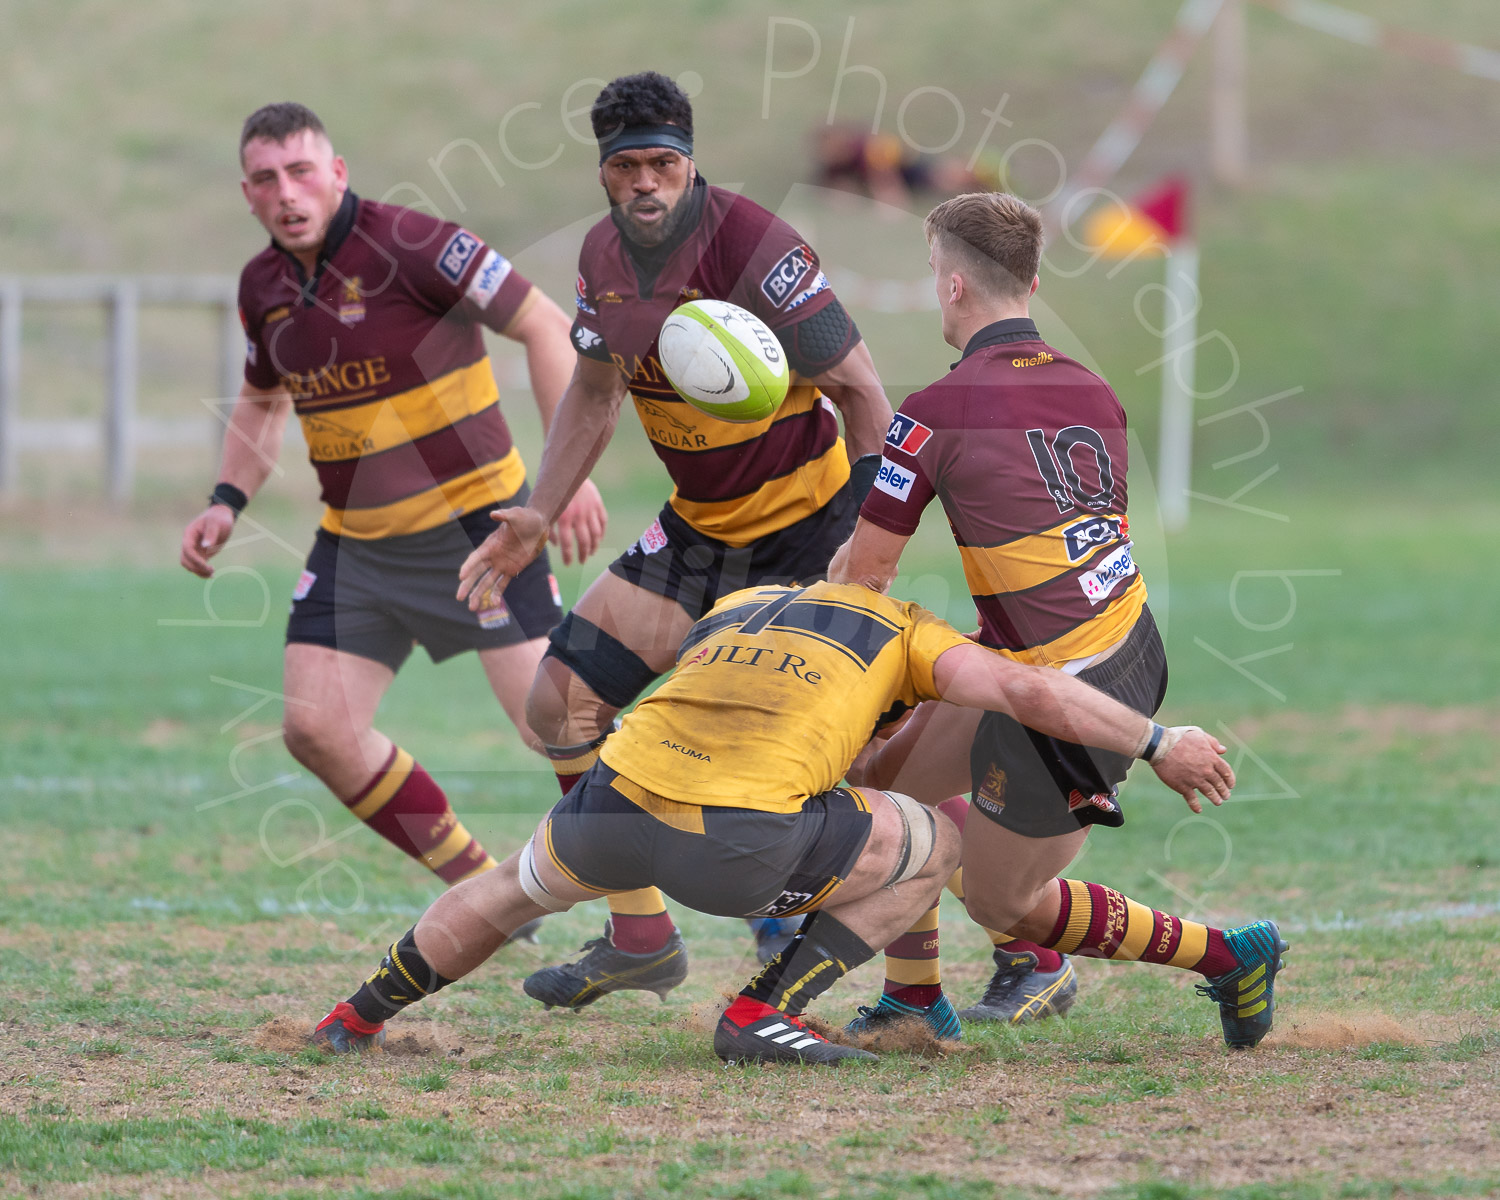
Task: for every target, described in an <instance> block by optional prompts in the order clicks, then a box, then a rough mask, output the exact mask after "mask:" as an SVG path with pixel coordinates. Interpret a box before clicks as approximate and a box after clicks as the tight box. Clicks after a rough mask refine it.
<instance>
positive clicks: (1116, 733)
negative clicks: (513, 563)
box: [313, 583, 1234, 1063]
mask: <svg viewBox="0 0 1500 1200" xmlns="http://www.w3.org/2000/svg"><path fill="white" fill-rule="evenodd" d="M923 700H948V701H949V702H951V703H954V704H960V705H967V706H970V707H974V708H984V709H990V710H993V711H998V712H1004V713H1007V714H1009V715H1011V716H1013V717H1015V718H1016V719H1017V720H1021V721H1024V722H1025V723H1026V724H1027V725H1028V726H1030V727H1032V728H1034V729H1037V730H1040V731H1043V732H1045V733H1048V734H1050V735H1052V736H1054V737H1068V738H1070V739H1073V740H1076V741H1079V742H1082V743H1084V744H1087V745H1090V746H1100V747H1103V748H1106V749H1110V750H1113V751H1116V752H1118V753H1121V754H1129V755H1134V756H1137V757H1142V756H1145V755H1146V754H1147V753H1148V747H1149V753H1150V755H1151V760H1152V766H1153V768H1154V769H1155V771H1156V773H1157V774H1158V775H1159V776H1160V777H1161V778H1162V780H1163V781H1164V782H1166V783H1167V784H1168V786H1170V787H1171V788H1173V789H1174V790H1175V791H1177V792H1180V793H1182V794H1184V795H1185V796H1187V797H1188V798H1189V800H1190V802H1193V803H1196V800H1194V797H1193V793H1194V792H1195V791H1197V792H1201V793H1202V794H1203V795H1204V796H1205V797H1206V798H1207V799H1209V800H1211V801H1212V802H1213V803H1215V804H1219V803H1222V802H1223V800H1224V799H1225V798H1227V796H1228V795H1229V789H1230V788H1231V787H1232V786H1233V785H1234V773H1233V771H1231V769H1230V767H1229V764H1228V763H1227V762H1225V761H1224V759H1223V758H1222V757H1221V755H1222V752H1223V749H1224V747H1223V746H1221V745H1219V743H1218V742H1217V741H1216V740H1215V739H1214V738H1213V737H1211V736H1210V735H1208V734H1206V733H1204V732H1203V731H1202V730H1201V729H1197V728H1194V727H1183V728H1178V729H1171V730H1163V729H1162V728H1161V726H1159V725H1157V724H1155V723H1154V722H1153V721H1151V719H1150V718H1148V717H1144V716H1142V715H1141V714H1139V713H1137V712H1134V711H1132V710H1131V709H1129V708H1127V707H1126V706H1125V705H1123V704H1121V703H1119V702H1118V701H1116V700H1113V699H1111V698H1110V697H1108V696H1106V695H1105V694H1104V693H1103V692H1100V691H1097V690H1095V689H1094V688H1092V687H1090V686H1089V685H1087V684H1085V683H1082V682H1080V681H1079V680H1077V679H1074V678H1072V677H1071V676H1068V675H1065V674H1063V673H1062V672H1060V671H1049V670H1045V669H1042V668H1039V667H1031V666H1026V665H1023V664H1021V663H1017V662H1014V661H1012V660H1009V659H1005V658H1002V657H1001V656H999V655H997V654H995V653H993V652H991V651H989V650H986V649H984V648H983V647H980V646H976V645H975V644H974V643H972V642H970V641H969V640H968V639H966V638H965V637H963V636H962V635H961V634H959V633H958V631H957V630H955V629H953V628H952V626H950V625H948V624H946V623H945V622H943V621H941V620H939V619H938V618H937V617H935V616H933V615H932V614H931V613H930V612H928V611H926V610H925V609H923V608H921V607H919V606H918V605H916V604H912V603H907V602H901V601H897V600H892V599H890V598H889V597H887V596H884V595H881V594H880V593H878V592H873V591H870V590H869V589H867V588H863V587H858V586H851V585H839V584H830V583H818V584H813V585H812V586H810V587H805V588H788V587H761V588H752V589H749V590H746V591H741V592H736V593H734V594H732V595H730V596H728V597H726V598H725V599H724V600H723V601H722V602H721V603H720V604H718V605H717V606H716V607H715V608H713V609H712V610H711V611H710V612H709V613H708V614H707V615H706V616H705V617H703V618H702V619H701V620H700V621H698V622H697V623H696V624H695V625H694V626H693V627H692V629H691V630H690V631H689V633H688V636H687V638H686V639H685V640H684V641H683V644H682V647H681V649H680V650H679V652H678V659H677V666H676V668H675V669H674V670H673V672H672V674H671V676H670V678H669V679H668V680H667V681H666V682H665V683H664V684H663V685H662V686H661V688H659V689H658V690H657V691H656V692H655V693H654V694H653V695H651V696H649V697H647V698H646V699H644V700H642V701H641V702H640V704H639V705H637V707H636V708H635V710H634V711H633V712H631V713H630V715H629V716H627V717H626V718H625V720H624V723H623V725H622V726H621V728H620V730H619V731H618V732H617V733H615V734H614V735H613V736H612V737H610V738H609V739H608V741H606V742H605V743H604V745H603V747H602V749H601V751H600V761H599V762H598V763H596V764H595V765H594V766H593V767H592V768H591V769H590V770H589V772H588V773H587V774H586V775H585V776H584V778H583V779H582V780H581V781H580V783H579V786H577V787H576V788H574V789H573V790H572V791H571V792H570V793H569V794H568V795H567V796H565V797H564V798H563V799H562V800H561V801H560V802H559V803H558V804H557V806H556V807H555V808H554V809H553V810H552V812H551V813H550V814H548V816H547V817H546V819H545V820H544V821H543V822H542V824H541V826H540V827H539V828H538V830H537V832H536V834H535V835H534V836H533V837H532V839H531V840H530V842H528V843H527V844H526V846H525V847H524V848H523V849H522V850H520V851H519V852H517V853H516V854H513V855H511V856H510V857H509V858H508V859H506V860H505V862H504V863H502V864H501V866H500V868H499V869H498V870H495V871H491V872H489V873H488V874H485V875H481V876H477V877H475V878H474V879H471V880H469V881H467V882H465V883H462V884H459V885H458V886H457V887H455V888H453V889H451V890H450V891H448V892H447V893H445V894H444V895H443V896H441V897H440V898H439V899H438V900H437V901H436V902H435V903H434V904H433V906H432V907H431V908H429V909H428V910H427V912H426V913H425V914H424V915H423V916H422V918H421V920H419V921H418V922H417V924H416V925H415V926H414V927H413V928H412V929H411V930H409V931H408V932H407V933H406V934H405V935H403V936H402V937H401V938H400V940H398V941H397V942H396V943H394V944H393V945H392V946H391V948H390V950H389V951H388V952H387V953H386V956H385V958H384V959H383V960H382V962H381V964H380V966H379V967H378V968H377V969H376V971H375V973H374V974H372V975H371V976H370V977H369V978H368V979H367V980H365V982H364V984H363V985H361V987H360V988H359V990H358V991H356V992H355V993H354V994H353V995H352V996H350V997H349V999H348V1000H345V1001H343V1002H341V1003H339V1004H337V1005H335V1006H334V1009H333V1011H332V1012H330V1013H329V1014H328V1016H326V1017H325V1018H324V1019H323V1020H322V1022H321V1023H320V1024H319V1025H318V1027H317V1031H316V1032H315V1033H314V1035H313V1044H314V1045H317V1046H321V1047H323V1048H324V1049H326V1050H329V1051H332V1052H334V1053H348V1052H350V1051H354V1050H362V1049H365V1048H367V1047H369V1046H372V1045H375V1044H377V1043H378V1042H379V1041H380V1040H382V1039H383V1037H384V1029H383V1027H384V1023H385V1021H386V1020H387V1019H389V1018H390V1017H392V1016H394V1015H395V1014H396V1013H398V1012H400V1011H401V1010H402V1009H403V1008H405V1007H406V1006H407V1005H409V1004H412V1003H414V1002H415V1001H417V1000H420V999H421V998H422V997H424V996H428V995H431V994H432V993H433V992H435V991H437V990H438V989H439V988H442V987H446V986H447V985H448V984H450V983H452V982H453V981H454V980H456V979H461V978H462V977H463V976H465V975H467V974H468V973H469V972H470V971H472V970H474V969H475V968H476V967H478V966H479V965H480V964H481V963H482V962H484V961H485V959H487V958H489V957H490V955H492V954H494V953H495V951H496V950H498V949H499V948H500V947H501V946H502V945H504V944H505V940H506V936H507V934H509V933H510V932H511V931H512V930H515V929H517V928H518V927H520V926H521V925H523V924H524V923H525V922H527V921H531V920H533V919H535V918H537V917H540V916H543V915H545V914H546V913H550V912H562V911H564V910H566V909H568V908H571V907H572V906H573V905H574V904H577V903H578V902H579V901H582V900H590V899H593V898H595V897H597V896H601V895H608V894H610V893H612V892H620V891H627V890H630V889H633V888H642V887H648V886H653V885H654V886H656V887H659V888H661V889H662V890H663V891H664V892H666V893H667V894H668V895H669V896H671V897H672V898H673V899H675V900H678V901H679V902H681V903H683V904H686V905H688V906H689V907H690V908H696V909H698V910H699V911H701V912H707V913H713V914H717V915H721V916H745V917H766V916H776V917H781V916H794V915H802V914H810V915H808V917H807V920H806V921H804V922H803V924H802V927H801V929H800V930H799V931H798V932H797V934H796V935H795V937H793V939H792V940H791V942H790V943H789V944H788V946H787V947H786V949H784V950H783V951H782V952H781V953H779V954H777V955H776V956H775V957H774V958H772V959H771V960H770V962H768V963H767V964H766V965H765V966H764V967H763V968H762V969H761V971H760V973H759V974H757V975H756V976H755V977H754V978H753V979H752V980H751V981H750V982H749V983H748V984H746V986H745V987H744V988H743V989H742V990H741V991H740V993H739V995H738V996H737V997H736V998H735V999H734V1001H733V1003H731V1004H730V1006H729V1008H728V1009H727V1010H726V1011H725V1013H724V1014H723V1016H722V1017H720V1019H719V1024H718V1027H717V1029H716V1030H715V1032H714V1051H715V1053H717V1054H718V1056H719V1057H720V1058H722V1059H725V1060H727V1061H730V1062H742V1061H748V1060H751V1059H756V1060H764V1061H797V1062H812V1063H834V1062H838V1061H840V1060H843V1059H871V1058H874V1057H875V1056H874V1055H873V1054H870V1053H868V1052H867V1051H864V1050H858V1049H855V1048H854V1047H852V1046H842V1045H836V1044H833V1043H830V1042H828V1041H827V1040H825V1039H824V1038H823V1037H821V1036H820V1035H819V1034H817V1033H815V1032H814V1031H813V1030H811V1029H809V1028H808V1027H807V1026H805V1025H804V1024H802V1022H801V1020H800V1019H799V1018H800V1017H801V1015H802V1013H803V1012H804V1011H805V1010H806V1008H807V1005H808V1004H809V1003H811V1002H812V1000H813V999H814V998H816V997H817V996H819V995H821V994H822V993H823V992H825V991H826V990H827V989H828V988H829V987H831V986H832V985H833V984H834V983H836V982H837V981H838V980H839V979H840V978H842V977H843V976H844V975H845V974H847V973H848V972H849V971H851V970H853V969H854V968H855V967H857V966H859V965H860V964H861V963H863V962H866V961H868V960H869V959H870V958H872V957H873V956H874V954H875V948H876V947H880V946H884V945H886V944H887V943H888V942H889V941H890V940H891V939H892V938H893V937H895V936H896V935H897V934H899V933H900V932H901V931H902V930H904V929H906V928H908V927H909V926H910V925H911V923H912V921H913V920H914V919H915V918H916V917H917V916H919V915H920V914H921V913H923V912H925V911H926V909H927V908H928V907H929V906H930V905H931V904H932V902H933V901H934V900H935V899H936V898H937V895H938V893H939V891H940V890H941V888H942V886H943V884H944V882H946V880H947V879H948V877H949V875H950V874H951V873H952V872H953V869H954V867H955V866H957V864H958V853H959V836H958V832H957V829H956V828H955V827H954V825H953V824H952V822H950V821H949V820H948V819H947V818H946V817H944V816H943V815H942V814H941V813H936V812H934V811H933V810H931V809H928V808H924V807H923V806H921V805H919V804H917V803H916V802H915V801H913V800H911V799H910V798H909V797H906V796H903V795H900V794H896V793H888V792H881V791H876V790H874V789H862V788H842V787H839V786H837V785H838V782H839V780H840V779H842V778H843V776H844V773H845V772H846V771H847V770H848V769H849V767H850V764H851V763H852V762H853V761H854V758H855V756H856V755H857V754H858V753H859V751H860V750H861V749H862V748H863V747H864V745H865V743H866V742H867V741H868V740H869V737H870V732H871V730H873V729H875V728H877V727H878V726H880V725H881V724H882V723H884V722H888V721H891V720H894V719H896V718H897V717H899V716H900V715H901V714H902V713H903V712H905V711H906V710H907V709H909V708H911V707H913V706H914V705H916V704H918V703H920V702H921V701H923Z"/></svg>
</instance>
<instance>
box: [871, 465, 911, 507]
mask: <svg viewBox="0 0 1500 1200" xmlns="http://www.w3.org/2000/svg"><path fill="white" fill-rule="evenodd" d="M916 477H917V473H916V472H915V471H906V470H903V469H902V468H900V467H898V466H897V465H896V464H895V463H893V462H891V460H890V459H888V458H882V459H881V460H880V471H879V473H878V474H877V475H876V476H875V486H876V487H878V488H879V489H880V490H881V491H882V492H884V493H885V494H886V495H888V496H894V497H896V499H897V500H900V501H901V502H902V503H903V504H905V503H906V498H907V497H908V496H910V495H911V485H912V482H913V481H914V480H915V479H916Z"/></svg>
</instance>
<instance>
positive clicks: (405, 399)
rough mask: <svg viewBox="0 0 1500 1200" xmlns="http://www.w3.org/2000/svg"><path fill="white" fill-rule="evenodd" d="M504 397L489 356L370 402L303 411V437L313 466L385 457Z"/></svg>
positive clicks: (481, 410)
mask: <svg viewBox="0 0 1500 1200" xmlns="http://www.w3.org/2000/svg"><path fill="white" fill-rule="evenodd" d="M499 399H500V392H499V389H497V388H496V387H495V373H494V372H493V371H492V370H491V369H490V360H489V357H488V356H486V357H484V358H481V359H480V360H479V361H478V362H477V363H474V364H472V365H471V366H467V367H460V368H458V369H457V370H456V371H449V372H448V374H446V375H444V376H442V377H441V378H439V379H436V380H434V381H433V382H432V383H429V384H424V385H423V386H422V387H416V388H411V389H409V390H408V391H405V392H397V393H396V394H395V395H394V396H383V397H381V398H380V399H379V400H371V401H370V402H369V403H368V404H357V405H354V406H353V407H352V408H340V409H335V410H334V411H333V412H321V411H319V410H317V409H313V410H311V411H306V410H303V411H299V412H298V414H297V415H298V417H299V418H300V420H301V421H302V436H303V437H304V438H306V439H307V451H308V457H309V458H311V459H312V461H313V462H315V463H316V462H338V461H340V460H342V459H349V458H358V457H360V456H361V455H365V454H379V453H380V452H381V451H382V450H391V449H394V448H395V447H396V446H404V445H406V443H407V442H414V441H416V440H417V439H418V438H424V437H426V436H427V435H428V434H430V433H437V432H438V431H440V430H443V429H447V428H448V426H450V425H456V424H458V422H460V421H462V420H463V419H464V418H465V417H472V416H473V415H474V414H475V413H478V412H483V411H484V410H485V409H487V408H489V407H490V405H492V404H495V403H496V402H498V401H499Z"/></svg>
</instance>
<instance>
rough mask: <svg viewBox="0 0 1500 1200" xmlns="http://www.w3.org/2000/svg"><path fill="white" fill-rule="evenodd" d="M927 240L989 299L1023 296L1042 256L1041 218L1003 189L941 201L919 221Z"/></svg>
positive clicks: (1007, 298)
mask: <svg viewBox="0 0 1500 1200" xmlns="http://www.w3.org/2000/svg"><path fill="white" fill-rule="evenodd" d="M923 229H924V230H925V232H926V234H927V243H928V245H930V246H935V247H939V248H941V249H942V252H943V254H944V255H945V256H947V257H950V258H951V259H956V260H957V265H958V267H959V269H960V271H961V272H962V274H963V275H964V277H965V279H966V280H967V282H968V283H969V285H970V286H971V287H977V288H978V289H979V290H980V291H981V292H983V293H985V294H987V295H989V296H990V297H991V298H993V299H999V300H1024V299H1026V298H1027V297H1028V296H1029V295H1030V294H1031V281H1032V280H1033V279H1035V278H1036V273H1037V267H1038V266H1039V265H1040V263H1041V261H1042V217H1041V214H1040V213H1039V212H1037V210H1036V209H1034V208H1032V207H1031V205H1029V204H1027V203H1026V201H1024V200H1022V199H1020V197H1018V196H1012V195H1011V194H1010V193H1008V192H967V193H965V194H964V195H962V196H954V197H953V198H952V199H951V200H944V201H943V202H942V203H941V204H939V205H938V206H937V207H936V208H934V209H933V210H932V211H931V212H930V213H928V214H927V220H926V221H925V222H923Z"/></svg>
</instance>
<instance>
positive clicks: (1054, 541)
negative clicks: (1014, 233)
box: [958, 513, 1128, 596]
mask: <svg viewBox="0 0 1500 1200" xmlns="http://www.w3.org/2000/svg"><path fill="white" fill-rule="evenodd" d="M1082 519H1083V518H1079V517H1074V518H1072V519H1071V520H1068V521H1063V522H1062V523H1061V524H1058V525H1054V526H1053V527H1052V528H1051V529H1043V530H1041V531H1040V532H1038V533H1028V534H1027V535H1026V536H1025V537H1020V538H1017V539H1016V540H1015V541H1013V542H1006V543H1005V544H1004V545H1003V546H960V547H959V548H958V552H959V556H960V557H961V558H962V559H963V563H964V579H965V581H966V582H967V583H968V585H969V594H970V595H973V596H998V595H1003V594H1004V593H1006V592H1024V591H1028V590H1029V589H1031V588H1034V587H1038V586H1040V585H1041V584H1044V583H1047V582H1049V581H1050V580H1053V579H1056V578H1057V577H1058V576H1059V575H1062V574H1065V573H1067V572H1068V571H1076V570H1079V569H1080V567H1081V565H1082V564H1083V563H1086V562H1088V561H1089V559H1090V558H1092V557H1093V556H1094V555H1095V554H1097V553H1098V552H1099V551H1100V550H1102V549H1103V548H1104V547H1102V546H1094V547H1092V548H1091V549H1090V550H1089V552H1088V554H1086V555H1085V556H1084V557H1083V558H1081V559H1079V560H1078V561H1077V562H1072V561H1070V560H1069V558H1068V544H1067V540H1066V539H1065V538H1064V537H1063V530H1065V529H1067V528H1069V527H1071V526H1073V525H1077V524H1079V523H1080V521H1081V520H1082ZM1107 519H1114V520H1118V521H1123V520H1124V517H1123V515H1122V514H1120V513H1102V514H1101V515H1100V516H1099V520H1101V521H1102V520H1107ZM1126 540H1128V539H1125V538H1121V539H1120V540H1119V541H1117V542H1112V543H1110V545H1111V546H1115V547H1118V546H1121V545H1123V544H1124V543H1125V541H1126Z"/></svg>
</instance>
